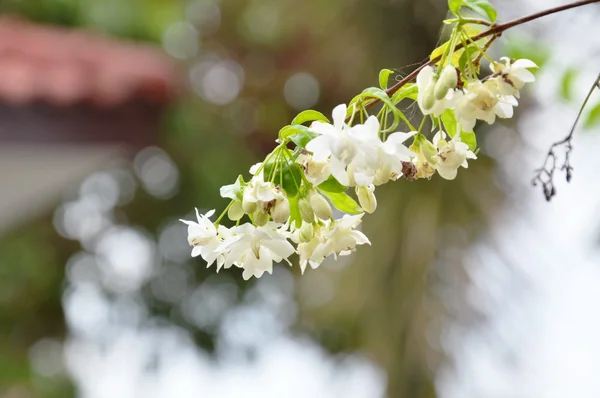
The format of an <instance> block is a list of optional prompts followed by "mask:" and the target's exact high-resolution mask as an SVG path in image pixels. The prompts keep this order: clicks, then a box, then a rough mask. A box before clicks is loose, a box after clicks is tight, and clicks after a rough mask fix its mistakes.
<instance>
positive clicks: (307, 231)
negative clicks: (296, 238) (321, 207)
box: [300, 222, 315, 242]
mask: <svg viewBox="0 0 600 398" xmlns="http://www.w3.org/2000/svg"><path fill="white" fill-rule="evenodd" d="M314 236H315V228H314V227H313V225H312V224H311V223H307V222H303V223H302V226H301V227H300V242H309V241H311V240H312V238H313V237H314Z"/></svg>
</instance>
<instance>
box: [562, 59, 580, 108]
mask: <svg viewBox="0 0 600 398" xmlns="http://www.w3.org/2000/svg"><path fill="white" fill-rule="evenodd" d="M577 74H578V70H577V69H576V68H574V67H571V68H568V69H567V70H565V72H564V73H563V75H562V78H561V79H560V91H559V93H558V94H559V96H560V98H561V99H563V100H565V101H571V100H572V99H573V84H574V83H575V80H576V79H577Z"/></svg>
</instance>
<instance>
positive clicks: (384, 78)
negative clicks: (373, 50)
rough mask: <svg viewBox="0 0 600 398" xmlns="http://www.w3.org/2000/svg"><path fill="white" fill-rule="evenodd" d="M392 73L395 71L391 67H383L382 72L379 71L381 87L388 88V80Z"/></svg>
mask: <svg viewBox="0 0 600 398" xmlns="http://www.w3.org/2000/svg"><path fill="white" fill-rule="evenodd" d="M392 73H394V71H393V70H391V69H382V70H381V72H379V87H381V88H382V89H383V90H386V89H387V85H388V80H389V79H390V75H391V74H392Z"/></svg>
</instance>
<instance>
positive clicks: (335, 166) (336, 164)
mask: <svg viewBox="0 0 600 398" xmlns="http://www.w3.org/2000/svg"><path fill="white" fill-rule="evenodd" d="M329 169H330V170H331V174H332V175H333V176H334V177H335V179H336V180H338V182H339V183H340V184H342V185H345V186H348V185H349V183H350V181H349V179H348V173H347V172H346V165H345V164H344V163H343V162H342V161H341V160H339V159H338V158H336V157H335V156H332V157H331V158H330V160H329Z"/></svg>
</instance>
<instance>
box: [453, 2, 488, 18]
mask: <svg viewBox="0 0 600 398" xmlns="http://www.w3.org/2000/svg"><path fill="white" fill-rule="evenodd" d="M461 7H468V8H470V9H471V10H473V11H475V12H476V13H477V14H479V15H481V16H482V17H485V18H487V19H489V20H490V21H491V22H496V17H497V12H496V9H495V8H494V6H493V5H492V3H490V2H489V1H488V0H448V8H449V9H450V11H451V12H452V13H453V14H455V15H456V16H458V17H460V16H461V15H460V8H461Z"/></svg>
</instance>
